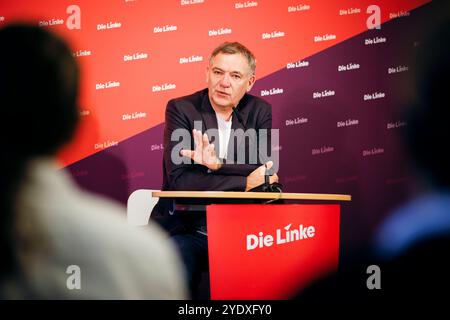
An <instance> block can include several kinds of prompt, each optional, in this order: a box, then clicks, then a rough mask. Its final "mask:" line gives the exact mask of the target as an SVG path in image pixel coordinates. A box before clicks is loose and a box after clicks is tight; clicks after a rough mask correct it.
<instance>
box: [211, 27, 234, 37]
mask: <svg viewBox="0 0 450 320" xmlns="http://www.w3.org/2000/svg"><path fill="white" fill-rule="evenodd" d="M232 32H233V30H231V29H230V28H220V29H213V30H209V31H208V36H210V37H215V36H222V35H224V34H231V33H232Z"/></svg>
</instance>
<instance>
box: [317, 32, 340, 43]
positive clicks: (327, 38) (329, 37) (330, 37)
mask: <svg viewBox="0 0 450 320" xmlns="http://www.w3.org/2000/svg"><path fill="white" fill-rule="evenodd" d="M335 39H336V35H335V34H328V33H327V34H324V35H319V36H314V42H322V41H330V40H335Z"/></svg>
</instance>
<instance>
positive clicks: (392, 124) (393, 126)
mask: <svg viewBox="0 0 450 320" xmlns="http://www.w3.org/2000/svg"><path fill="white" fill-rule="evenodd" d="M406 125H407V122H406V121H396V122H388V124H387V126H386V128H387V129H388V130H390V129H397V128H401V127H404V126H406Z"/></svg>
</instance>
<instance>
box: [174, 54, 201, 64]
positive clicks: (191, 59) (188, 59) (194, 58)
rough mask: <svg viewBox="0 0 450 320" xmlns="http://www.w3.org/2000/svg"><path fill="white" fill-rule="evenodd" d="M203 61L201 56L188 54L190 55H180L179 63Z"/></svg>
mask: <svg viewBox="0 0 450 320" xmlns="http://www.w3.org/2000/svg"><path fill="white" fill-rule="evenodd" d="M202 61H203V57H202V56H196V55H194V56H190V57H181V58H180V60H179V62H180V64H185V63H192V62H202Z"/></svg>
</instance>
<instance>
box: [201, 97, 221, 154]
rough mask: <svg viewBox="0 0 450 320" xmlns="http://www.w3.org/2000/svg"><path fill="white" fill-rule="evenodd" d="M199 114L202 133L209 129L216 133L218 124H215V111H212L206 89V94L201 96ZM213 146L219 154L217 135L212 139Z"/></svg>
mask: <svg viewBox="0 0 450 320" xmlns="http://www.w3.org/2000/svg"><path fill="white" fill-rule="evenodd" d="M200 114H201V116H202V121H203V124H202V133H205V132H206V131H207V130H209V129H215V130H216V132H217V133H218V131H217V130H218V128H219V126H218V124H217V117H216V112H215V111H214V109H213V107H212V106H211V102H210V101H209V96H208V90H206V94H205V95H204V96H203V99H202V105H201V107H200ZM208 139H209V141H210V142H211V140H212V139H211V137H210V136H208ZM213 143H214V148H215V150H216V153H217V154H219V152H220V150H219V148H220V144H219V137H217V139H214V141H213Z"/></svg>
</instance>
